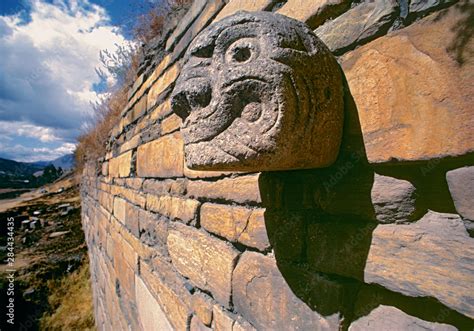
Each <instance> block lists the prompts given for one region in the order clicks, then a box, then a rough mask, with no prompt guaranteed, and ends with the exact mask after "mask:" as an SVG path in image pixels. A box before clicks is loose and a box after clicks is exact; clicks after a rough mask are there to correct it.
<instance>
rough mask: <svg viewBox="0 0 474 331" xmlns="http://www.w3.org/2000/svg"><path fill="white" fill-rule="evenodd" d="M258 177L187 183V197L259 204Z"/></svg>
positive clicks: (250, 176) (249, 176)
mask: <svg viewBox="0 0 474 331" xmlns="http://www.w3.org/2000/svg"><path fill="white" fill-rule="evenodd" d="M258 179H259V175H258V174H257V175H248V176H239V177H235V178H223V179H220V180H218V181H215V182H207V181H203V180H195V181H189V182H188V185H187V192H188V196H190V197H194V198H200V197H202V198H209V199H216V200H227V201H235V202H239V203H252V202H253V203H254V202H261V201H262V200H261V197H260V191H259V187H258Z"/></svg>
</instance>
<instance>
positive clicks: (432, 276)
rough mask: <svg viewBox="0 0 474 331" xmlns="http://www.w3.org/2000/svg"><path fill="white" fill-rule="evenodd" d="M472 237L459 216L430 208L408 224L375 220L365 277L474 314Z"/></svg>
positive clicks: (395, 289)
mask: <svg viewBox="0 0 474 331" xmlns="http://www.w3.org/2000/svg"><path fill="white" fill-rule="evenodd" d="M473 257H474V239H473V238H471V237H470V236H469V234H468V233H467V231H466V229H465V227H464V224H463V222H462V220H461V218H460V217H459V216H458V215H453V214H441V213H436V212H432V211H429V212H428V213H427V214H426V215H425V216H424V217H423V218H422V219H421V220H419V221H418V222H416V223H413V224H409V225H392V224H390V225H379V226H378V227H377V228H376V229H375V231H374V232H373V234H372V244H371V246H370V250H369V254H368V257H367V262H366V266H365V275H364V280H365V281H366V282H367V283H376V284H379V285H382V286H384V287H386V288H388V289H390V290H392V291H395V292H400V293H403V294H405V295H409V296H413V297H420V296H421V297H434V298H436V299H438V300H439V301H440V302H441V303H443V304H444V305H446V306H448V307H450V308H452V309H454V310H457V311H458V312H460V313H462V314H465V315H466V316H469V317H470V318H474V258H473Z"/></svg>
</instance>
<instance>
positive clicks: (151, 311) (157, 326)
mask: <svg viewBox="0 0 474 331" xmlns="http://www.w3.org/2000/svg"><path fill="white" fill-rule="evenodd" d="M135 285H136V286H135V296H136V299H137V300H136V303H137V310H138V316H139V321H140V324H141V327H142V329H143V330H160V331H161V330H163V331H167V330H169V331H171V330H173V328H172V326H171V324H170V323H169V322H168V319H167V318H166V315H165V313H164V312H163V310H162V309H161V307H160V304H159V303H158V302H157V301H156V299H155V298H154V297H153V295H152V294H151V293H150V291H149V290H148V288H147V286H146V285H145V283H143V281H142V280H141V279H140V277H138V276H135Z"/></svg>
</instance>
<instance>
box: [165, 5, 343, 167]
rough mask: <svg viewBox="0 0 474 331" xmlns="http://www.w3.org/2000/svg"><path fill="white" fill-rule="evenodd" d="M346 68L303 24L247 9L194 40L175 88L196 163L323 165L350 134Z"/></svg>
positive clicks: (191, 163)
mask: <svg viewBox="0 0 474 331" xmlns="http://www.w3.org/2000/svg"><path fill="white" fill-rule="evenodd" d="M342 86H343V85H342V77H341V72H340V68H339V66H338V64H337V62H336V60H335V58H334V57H333V56H332V54H331V53H330V51H329V50H328V48H327V47H326V46H325V45H324V44H323V43H322V42H321V41H320V40H319V39H318V38H317V37H316V35H315V34H314V33H313V32H312V31H311V30H310V29H309V28H308V27H307V26H306V25H305V24H303V23H301V22H298V21H296V20H293V19H290V18H287V17H285V16H282V15H279V14H273V13H268V12H256V13H247V12H239V13H237V14H235V15H233V16H230V17H227V18H225V19H223V20H222V21H219V22H217V23H215V24H212V25H211V26H209V27H208V28H206V29H205V30H203V31H202V32H201V33H200V34H199V35H198V36H197V37H196V38H195V39H194V41H193V42H192V43H191V45H190V46H189V48H188V50H187V52H186V55H185V58H184V65H183V68H182V71H181V74H180V76H179V78H178V80H177V82H176V86H175V88H174V91H173V93H172V99H171V103H172V108H173V111H174V112H175V113H176V114H178V115H179V116H180V117H181V118H182V119H183V125H182V128H181V132H182V133H183V137H184V143H185V155H186V163H187V166H188V167H189V168H191V169H197V170H220V171H226V170H234V171H272V170H286V169H303V168H318V167H325V166H328V165H330V164H331V163H332V162H334V160H335V159H336V157H337V154H338V151H339V145H340V142H341V136H342V125H343V92H342Z"/></svg>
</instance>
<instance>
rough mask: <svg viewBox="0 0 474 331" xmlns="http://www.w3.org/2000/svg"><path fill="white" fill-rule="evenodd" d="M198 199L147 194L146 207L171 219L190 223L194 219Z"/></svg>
mask: <svg viewBox="0 0 474 331" xmlns="http://www.w3.org/2000/svg"><path fill="white" fill-rule="evenodd" d="M199 205H200V203H199V201H196V200H191V199H183V198H179V197H173V196H169V195H164V196H156V195H152V194H148V195H147V203H146V206H147V209H148V210H151V211H154V212H156V213H160V214H161V215H163V216H166V217H168V218H170V219H172V220H175V219H179V220H181V221H183V222H184V223H190V222H191V221H193V220H195V219H196V215H197V209H198V208H199Z"/></svg>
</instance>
